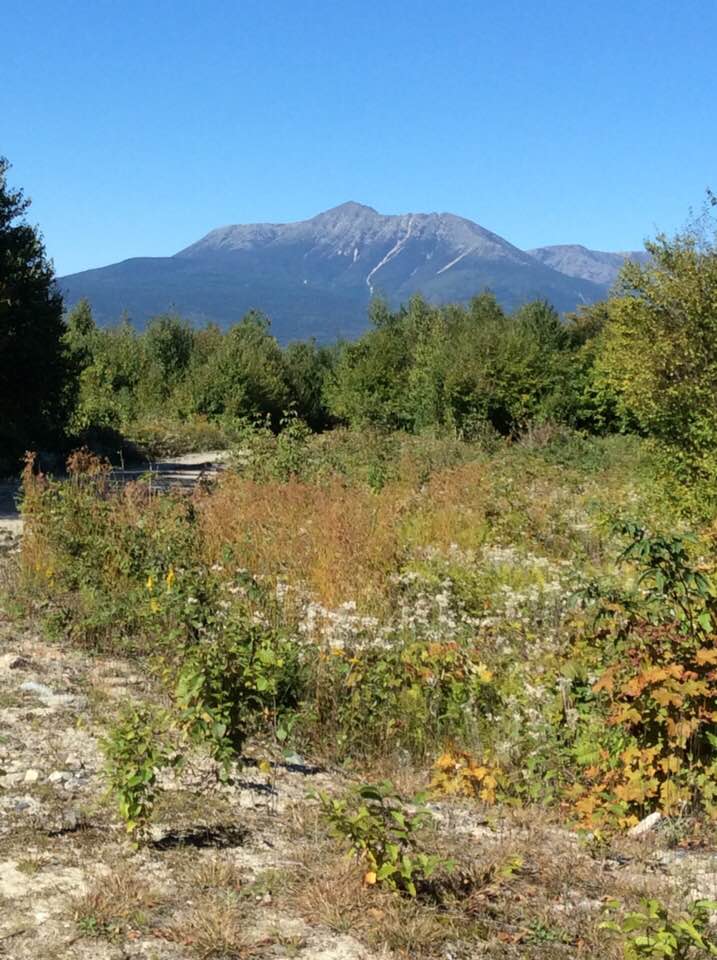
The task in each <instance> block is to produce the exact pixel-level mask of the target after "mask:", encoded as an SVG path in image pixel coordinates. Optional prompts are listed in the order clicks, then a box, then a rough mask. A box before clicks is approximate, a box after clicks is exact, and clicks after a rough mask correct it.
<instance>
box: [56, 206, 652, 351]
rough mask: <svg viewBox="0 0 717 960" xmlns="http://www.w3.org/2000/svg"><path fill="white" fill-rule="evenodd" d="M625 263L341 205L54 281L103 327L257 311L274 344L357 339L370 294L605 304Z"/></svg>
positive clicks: (220, 232)
mask: <svg viewBox="0 0 717 960" xmlns="http://www.w3.org/2000/svg"><path fill="white" fill-rule="evenodd" d="M625 256H631V257H636V256H640V255H639V254H635V253H628V254H619V253H617V254H612V253H603V252H601V251H591V250H589V249H588V248H586V247H581V246H580V245H579V244H563V245H556V246H553V247H537V248H535V249H534V250H529V251H526V250H522V249H520V248H519V247H517V246H515V245H514V244H512V243H510V242H509V241H508V240H506V239H505V238H503V237H501V236H500V235H499V234H497V233H493V232H492V231H490V230H488V229H487V228H485V227H483V226H482V225H480V224H478V223H476V222H475V221H472V220H469V219H467V218H465V217H460V216H458V215H456V214H453V213H446V212H444V213H404V214H381V213H379V212H378V211H377V210H375V209H374V208H373V207H369V206H367V205H365V204H361V203H358V202H356V201H347V202H345V203H342V204H339V205H338V206H335V207H332V208H330V209H328V210H324V211H322V212H320V213H318V214H316V215H315V216H313V217H310V218H309V219H307V220H298V221H292V222H288V223H254V224H227V225H225V226H222V227H216V228H214V229H213V230H210V231H209V232H208V233H206V234H205V235H204V236H203V237H200V238H199V240H197V241H195V242H194V243H192V244H190V245H189V246H187V247H184V248H182V249H181V250H178V251H177V252H176V253H175V254H174V255H172V256H170V257H137V258H130V259H128V260H123V261H121V262H119V263H115V264H110V265H108V266H106V267H99V268H95V269H93V270H87V271H82V272H80V273H76V274H70V275H68V276H65V277H61V278H60V280H59V284H60V287H61V289H62V291H63V293H64V294H65V297H66V302H67V303H68V305H71V304H72V303H74V302H76V301H77V300H78V299H80V297H83V296H86V297H88V299H89V300H90V302H91V303H92V305H93V308H94V310H95V313H96V315H97V317H98V320H99V321H100V322H102V323H106V322H111V321H113V320H116V319H117V318H118V317H119V316H120V314H121V313H122V312H123V311H124V312H127V313H129V315H130V317H131V318H132V319H133V321H134V322H135V323H137V325H138V326H142V325H143V324H144V323H145V322H146V321H147V319H148V318H149V317H150V316H152V315H156V314H157V313H163V312H167V311H168V310H175V311H176V312H178V313H181V314H183V315H185V316H187V317H188V318H189V319H191V320H193V321H195V322H200V323H201V322H207V321H212V322H216V323H219V325H220V326H223V327H225V326H227V325H229V324H231V323H233V322H236V321H237V320H238V319H239V318H240V317H241V315H243V313H245V312H246V311H247V310H248V309H252V308H255V309H261V310H263V311H264V312H266V313H267V314H268V315H269V316H270V318H271V319H272V323H273V330H274V333H275V335H276V336H277V337H278V339H279V340H282V341H287V340H291V339H299V338H303V337H307V336H314V337H316V338H317V339H318V340H320V341H328V340H333V339H336V338H338V337H352V336H356V335H357V334H359V333H361V332H362V330H363V329H365V327H366V325H367V319H366V310H367V306H368V303H369V301H370V299H371V297H372V296H375V295H382V296H383V297H385V299H387V300H388V301H389V303H390V304H391V305H392V306H397V305H398V304H399V303H401V302H405V301H406V300H407V299H408V298H409V297H410V296H411V295H412V294H414V293H421V294H422V295H423V296H425V297H426V299H427V300H429V302H432V303H446V302H465V301H467V300H468V299H470V297H471V296H474V295H476V294H478V293H480V292H481V291H482V290H484V289H491V290H492V291H493V292H494V293H495V295H496V297H497V299H498V300H499V302H500V303H501V304H502V305H503V306H504V307H505V308H507V309H514V308H516V307H517V306H519V305H520V304H521V303H524V302H526V301H528V300H532V299H537V298H545V299H547V300H549V301H550V302H551V303H553V305H554V306H555V307H556V309H557V310H558V311H559V312H565V311H568V310H573V309H575V307H576V306H577V305H578V304H580V303H591V302H594V301H595V300H597V299H600V297H602V296H604V294H605V293H606V292H607V289H608V287H609V285H610V283H612V281H613V280H614V277H615V275H616V274H617V271H618V269H619V265H620V263H621V262H622V259H624V257H625Z"/></svg>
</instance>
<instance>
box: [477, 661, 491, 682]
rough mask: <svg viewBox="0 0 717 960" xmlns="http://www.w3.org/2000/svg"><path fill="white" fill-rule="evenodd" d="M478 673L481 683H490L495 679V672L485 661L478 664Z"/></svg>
mask: <svg viewBox="0 0 717 960" xmlns="http://www.w3.org/2000/svg"><path fill="white" fill-rule="evenodd" d="M477 673H478V679H479V680H480V681H481V683H490V682H491V680H492V679H493V674H492V673H491V671H490V670H489V669H488V667H486V665H485V664H484V663H479V664H478V669H477Z"/></svg>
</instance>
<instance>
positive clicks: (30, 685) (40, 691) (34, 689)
mask: <svg viewBox="0 0 717 960" xmlns="http://www.w3.org/2000/svg"><path fill="white" fill-rule="evenodd" d="M20 689H21V690H22V691H23V692H24V693H34V694H35V696H37V697H39V698H40V699H41V700H49V699H50V697H54V696H55V694H54V693H53V691H52V690H51V689H50V688H49V687H48V686H46V685H45V684H44V683H37V682H36V681H35V680H26V681H25V682H24V683H21V684H20Z"/></svg>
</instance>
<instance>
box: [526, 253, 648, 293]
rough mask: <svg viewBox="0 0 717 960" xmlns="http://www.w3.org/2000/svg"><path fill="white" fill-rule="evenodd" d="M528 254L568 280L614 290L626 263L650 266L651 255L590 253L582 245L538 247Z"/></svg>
mask: <svg viewBox="0 0 717 960" xmlns="http://www.w3.org/2000/svg"><path fill="white" fill-rule="evenodd" d="M528 253H529V254H530V255H531V256H532V257H535V259H536V260H540V262H541V263H543V264H545V266H547V267H552V269H553V270H558V271H559V272H560V273H564V274H565V275H566V276H568V277H575V278H577V279H579V280H590V281H591V282H592V283H597V284H601V285H602V286H607V287H611V286H612V284H613V283H614V282H615V280H616V279H617V275H618V273H619V271H620V267H621V266H622V265H623V263H624V262H625V260H636V261H638V262H639V263H646V262H647V261H648V259H649V254H647V253H645V251H644V250H642V251H636V250H633V251H629V252H625V253H605V252H604V251H602V250H588V248H587V247H582V246H580V244H579V243H566V244H558V245H557V246H553V247H536V248H535V249H534V250H528Z"/></svg>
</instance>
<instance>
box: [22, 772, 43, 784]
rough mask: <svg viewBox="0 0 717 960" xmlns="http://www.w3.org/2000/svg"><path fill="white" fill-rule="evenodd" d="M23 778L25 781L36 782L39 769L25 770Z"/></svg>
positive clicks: (38, 777)
mask: <svg viewBox="0 0 717 960" xmlns="http://www.w3.org/2000/svg"><path fill="white" fill-rule="evenodd" d="M23 779H24V781H25V783H37V781H38V780H39V779H40V771H39V770H33V769H30V770H26V771H25V776H24V777H23Z"/></svg>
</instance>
